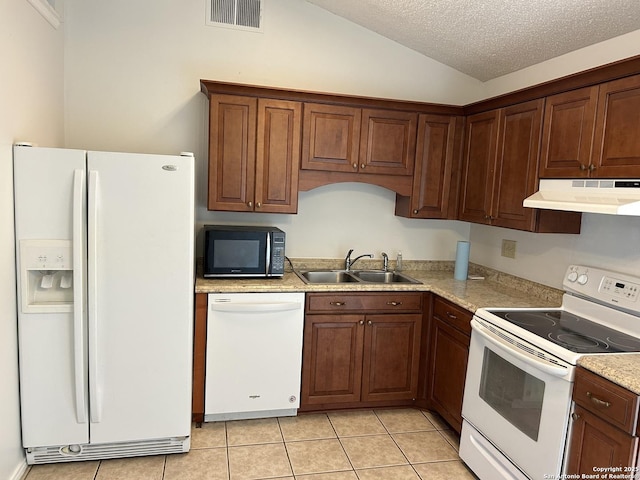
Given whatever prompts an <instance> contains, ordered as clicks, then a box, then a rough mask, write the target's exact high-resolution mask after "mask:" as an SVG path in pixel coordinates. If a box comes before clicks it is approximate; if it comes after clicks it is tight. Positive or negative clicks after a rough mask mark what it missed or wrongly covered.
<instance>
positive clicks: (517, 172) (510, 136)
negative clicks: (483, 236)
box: [458, 99, 581, 233]
mask: <svg viewBox="0 0 640 480" xmlns="http://www.w3.org/2000/svg"><path fill="white" fill-rule="evenodd" d="M543 106H544V99H538V100H532V101H530V102H524V103H520V104H518V105H513V106H511V107H505V108H501V109H498V110H490V111H488V112H484V113H479V114H476V115H472V116H470V117H467V131H466V137H465V154H464V172H463V185H462V193H461V200H460V208H459V213H458V218H459V219H460V220H466V221H469V222H474V223H482V224H486V225H494V226H499V227H504V228H514V229H517V230H525V231H532V232H539V233H580V220H581V214H580V213H576V212H561V211H553V210H538V209H530V208H525V207H523V206H522V202H523V201H524V199H525V198H527V197H528V196H529V195H531V194H533V193H534V192H535V191H536V189H537V187H538V176H537V171H538V158H539V155H538V154H539V145H540V135H541V124H542V114H543Z"/></svg>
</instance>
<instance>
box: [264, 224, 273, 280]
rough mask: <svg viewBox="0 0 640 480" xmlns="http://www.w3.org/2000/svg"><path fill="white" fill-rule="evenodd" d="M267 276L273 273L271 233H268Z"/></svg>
mask: <svg viewBox="0 0 640 480" xmlns="http://www.w3.org/2000/svg"><path fill="white" fill-rule="evenodd" d="M264 264H265V272H264V273H265V275H267V276H269V274H270V273H271V233H270V232H267V257H266V259H265V262H264Z"/></svg>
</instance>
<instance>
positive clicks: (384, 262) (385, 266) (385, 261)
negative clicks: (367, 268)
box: [382, 252, 389, 272]
mask: <svg viewBox="0 0 640 480" xmlns="http://www.w3.org/2000/svg"><path fill="white" fill-rule="evenodd" d="M382 270H384V271H385V272H387V271H389V255H387V254H386V253H384V252H382Z"/></svg>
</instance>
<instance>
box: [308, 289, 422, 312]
mask: <svg viewBox="0 0 640 480" xmlns="http://www.w3.org/2000/svg"><path fill="white" fill-rule="evenodd" d="M421 310H422V294H421V293H406V292H397V293H391V292H390V293H387V292H384V293H382V292H377V293H357V294H355V293H345V294H342V293H336V292H333V293H310V294H308V295H307V312H309V313H319V312H358V311H367V312H369V311H376V312H419V311H421Z"/></svg>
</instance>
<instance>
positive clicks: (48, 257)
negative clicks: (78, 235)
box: [20, 240, 73, 313]
mask: <svg viewBox="0 0 640 480" xmlns="http://www.w3.org/2000/svg"><path fill="white" fill-rule="evenodd" d="M20 282H21V284H20V291H21V297H22V299H21V308H22V311H23V312H24V313H45V312H70V311H72V310H73V256H72V243H71V241H70V240H21V241H20Z"/></svg>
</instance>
